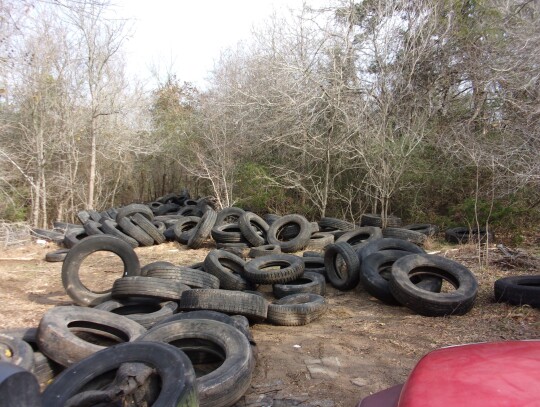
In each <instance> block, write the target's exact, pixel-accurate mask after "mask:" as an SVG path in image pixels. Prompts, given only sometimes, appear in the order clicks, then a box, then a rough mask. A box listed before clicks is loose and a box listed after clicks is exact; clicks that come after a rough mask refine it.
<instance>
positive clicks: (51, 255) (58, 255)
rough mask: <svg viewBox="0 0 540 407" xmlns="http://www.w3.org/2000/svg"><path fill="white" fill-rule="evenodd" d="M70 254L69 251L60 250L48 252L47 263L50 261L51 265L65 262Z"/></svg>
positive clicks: (46, 255)
mask: <svg viewBox="0 0 540 407" xmlns="http://www.w3.org/2000/svg"><path fill="white" fill-rule="evenodd" d="M68 253H69V249H59V250H54V251H52V252H48V253H46V254H45V261H48V262H50V263H54V262H61V261H64V259H65V258H66V256H67V254H68Z"/></svg>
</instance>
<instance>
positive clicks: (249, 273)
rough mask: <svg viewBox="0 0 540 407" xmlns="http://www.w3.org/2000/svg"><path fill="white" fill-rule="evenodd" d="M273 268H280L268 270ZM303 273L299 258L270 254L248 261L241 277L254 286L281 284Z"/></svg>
mask: <svg viewBox="0 0 540 407" xmlns="http://www.w3.org/2000/svg"><path fill="white" fill-rule="evenodd" d="M275 266H279V267H280V268H279V269H269V268H270V267H275ZM266 269H269V270H266ZM303 273H304V262H303V261H302V258H301V257H298V256H294V255H291V254H270V255H268V256H263V257H257V258H256V259H253V260H250V261H248V262H247V263H246V265H245V266H244V272H243V276H244V277H245V278H246V280H248V281H251V282H252V283H256V284H280V283H281V284H283V283H287V282H289V281H294V280H296V279H298V278H299V277H300V276H302V274H303Z"/></svg>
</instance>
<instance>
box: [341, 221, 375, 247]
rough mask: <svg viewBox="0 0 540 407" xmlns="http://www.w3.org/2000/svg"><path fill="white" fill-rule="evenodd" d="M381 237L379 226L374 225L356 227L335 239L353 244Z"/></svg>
mask: <svg viewBox="0 0 540 407" xmlns="http://www.w3.org/2000/svg"><path fill="white" fill-rule="evenodd" d="M382 237H383V233H382V230H381V228H379V227H376V226H364V227H357V228H356V229H354V230H351V231H350V232H347V233H344V234H342V235H341V236H340V237H339V238H338V239H337V240H336V243H338V242H347V243H349V244H350V245H351V246H355V245H358V244H362V243H367V242H370V241H372V240H376V239H380V238H382Z"/></svg>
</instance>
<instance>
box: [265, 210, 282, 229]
mask: <svg viewBox="0 0 540 407" xmlns="http://www.w3.org/2000/svg"><path fill="white" fill-rule="evenodd" d="M262 218H263V219H264V221H265V222H266V223H268V226H270V225H271V224H272V223H274V222H275V221H276V220H278V219H279V218H281V216H279V215H276V214H275V213H267V214H266V215H263V217H262Z"/></svg>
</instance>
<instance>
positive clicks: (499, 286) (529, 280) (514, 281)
mask: <svg viewBox="0 0 540 407" xmlns="http://www.w3.org/2000/svg"><path fill="white" fill-rule="evenodd" d="M494 291H495V300H496V301H498V302H501V301H504V302H508V303H510V304H514V305H519V306H522V305H530V306H531V307H534V308H540V276H512V277H504V278H500V279H498V280H497V281H495V284H494Z"/></svg>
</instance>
